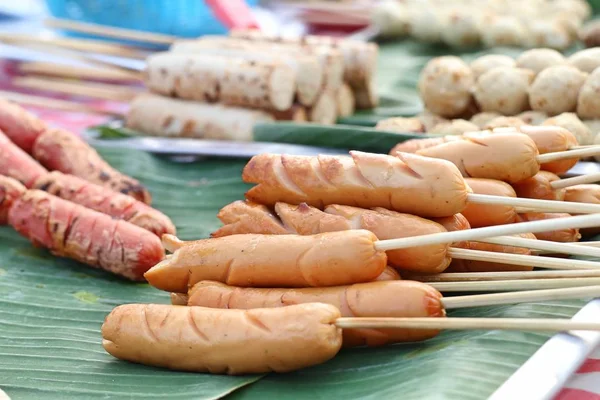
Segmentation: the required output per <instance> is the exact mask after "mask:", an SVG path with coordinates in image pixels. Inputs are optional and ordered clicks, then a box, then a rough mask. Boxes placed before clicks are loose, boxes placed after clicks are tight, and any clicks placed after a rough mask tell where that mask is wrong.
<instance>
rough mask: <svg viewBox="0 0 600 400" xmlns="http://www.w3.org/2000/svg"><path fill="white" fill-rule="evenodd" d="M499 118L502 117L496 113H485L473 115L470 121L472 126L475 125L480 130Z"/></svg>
mask: <svg viewBox="0 0 600 400" xmlns="http://www.w3.org/2000/svg"><path fill="white" fill-rule="evenodd" d="M501 116H502V115H501V114H500V113H497V112H490V111H485V112H480V113H478V114H475V115H473V116H472V117H471V119H470V121H471V122H472V123H473V124H475V125H477V126H478V127H479V128H480V129H483V128H484V127H485V126H486V125H487V124H488V123H489V122H490V121H492V120H493V119H496V118H498V117H501Z"/></svg>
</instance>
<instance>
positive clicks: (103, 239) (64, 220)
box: [8, 190, 164, 281]
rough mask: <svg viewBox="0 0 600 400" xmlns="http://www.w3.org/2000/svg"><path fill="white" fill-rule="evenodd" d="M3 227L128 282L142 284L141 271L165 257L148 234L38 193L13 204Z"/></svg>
mask: <svg viewBox="0 0 600 400" xmlns="http://www.w3.org/2000/svg"><path fill="white" fill-rule="evenodd" d="M8 222H9V223H10V225H12V226H13V228H15V229H16V230H17V232H19V233H20V234H21V235H23V236H25V237H26V238H28V239H29V240H30V241H31V242H32V243H33V244H34V245H37V246H41V247H45V248H47V249H49V250H50V251H51V252H52V254H54V255H57V256H61V257H68V258H72V259H74V260H77V261H80V262H83V263H86V264H88V265H90V266H93V267H99V268H102V269H104V270H107V271H110V272H113V273H115V274H117V275H121V276H123V277H125V278H128V279H131V280H136V281H139V280H143V275H144V272H146V271H147V270H148V269H150V268H151V267H152V266H154V265H155V264H157V263H159V262H160V261H161V260H162V259H163V258H164V250H163V248H162V244H161V243H160V240H159V239H158V237H156V236H155V235H153V234H152V233H150V232H148V231H146V230H144V229H142V228H140V227H137V226H135V225H133V224H130V223H129V222H125V221H121V220H114V219H112V218H111V217H109V216H108V215H105V214H102V213H99V212H97V211H94V210H90V209H88V208H85V207H82V206H80V205H77V204H75V203H71V202H69V201H66V200H63V199H60V198H58V197H55V196H52V195H51V194H48V193H46V192H42V191H40V190H29V191H27V192H26V193H25V194H24V195H23V196H22V197H21V198H19V199H17V200H16V201H15V202H14V204H13V206H12V207H11V209H10V210H9V213H8Z"/></svg>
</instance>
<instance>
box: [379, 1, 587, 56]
mask: <svg viewBox="0 0 600 400" xmlns="http://www.w3.org/2000/svg"><path fill="white" fill-rule="evenodd" d="M374 8H375V11H374V12H373V16H372V19H373V22H374V23H375V25H377V26H378V28H379V29H380V30H381V34H382V35H383V36H387V37H405V36H410V37H413V38H414V39H416V40H419V41H422V42H426V43H444V44H446V45H448V46H451V47H457V48H464V47H473V46H478V45H483V46H485V47H495V46H509V47H524V48H531V47H538V46H544V47H552V48H555V49H566V48H567V47H569V46H570V45H572V44H573V43H574V42H575V41H576V40H577V33H578V29H579V28H580V27H581V26H582V25H583V22H584V21H585V20H586V19H587V18H589V16H590V15H591V8H590V6H589V4H587V2H586V1H584V0H528V1H525V2H523V1H520V0H454V1H444V0H402V1H396V0H387V1H382V2H379V3H378V4H377V6H376V7H374Z"/></svg>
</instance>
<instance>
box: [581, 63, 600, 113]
mask: <svg viewBox="0 0 600 400" xmlns="http://www.w3.org/2000/svg"><path fill="white" fill-rule="evenodd" d="M577 115H579V117H580V118H600V68H598V69H596V70H595V71H594V72H592V73H591V74H590V75H589V76H588V78H587V79H586V80H585V83H584V84H583V86H582V87H581V90H580V91H579V97H578V99H577Z"/></svg>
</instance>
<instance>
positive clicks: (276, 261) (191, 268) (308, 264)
mask: <svg viewBox="0 0 600 400" xmlns="http://www.w3.org/2000/svg"><path fill="white" fill-rule="evenodd" d="M375 241H377V237H375V235H373V234H372V233H371V232H369V231H365V230H352V231H341V232H329V233H322V234H319V235H311V236H299V235H282V236H278V235H253V234H248V235H233V236H226V237H221V238H213V239H204V240H198V241H195V242H192V243H189V244H187V245H185V246H181V247H180V248H178V249H177V250H175V252H174V253H173V254H172V255H171V256H170V257H168V258H167V259H165V260H164V261H162V262H161V263H159V264H157V265H156V266H155V267H153V268H152V269H150V270H149V271H148V272H146V274H145V275H144V276H145V277H146V279H147V280H148V282H149V283H150V284H151V285H152V286H154V287H156V288H158V289H161V290H166V291H169V292H177V293H185V292H186V291H187V289H188V287H191V286H193V285H194V284H196V283H197V282H199V281H203V280H214V281H220V282H223V283H227V284H229V285H235V286H254V287H307V286H335V285H346V284H351V283H358V282H369V281H372V280H374V279H375V278H377V277H378V276H379V275H381V273H382V272H383V270H384V269H385V267H386V265H387V257H386V255H385V252H383V251H379V250H377V249H376V248H375V245H374V243H375Z"/></svg>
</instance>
